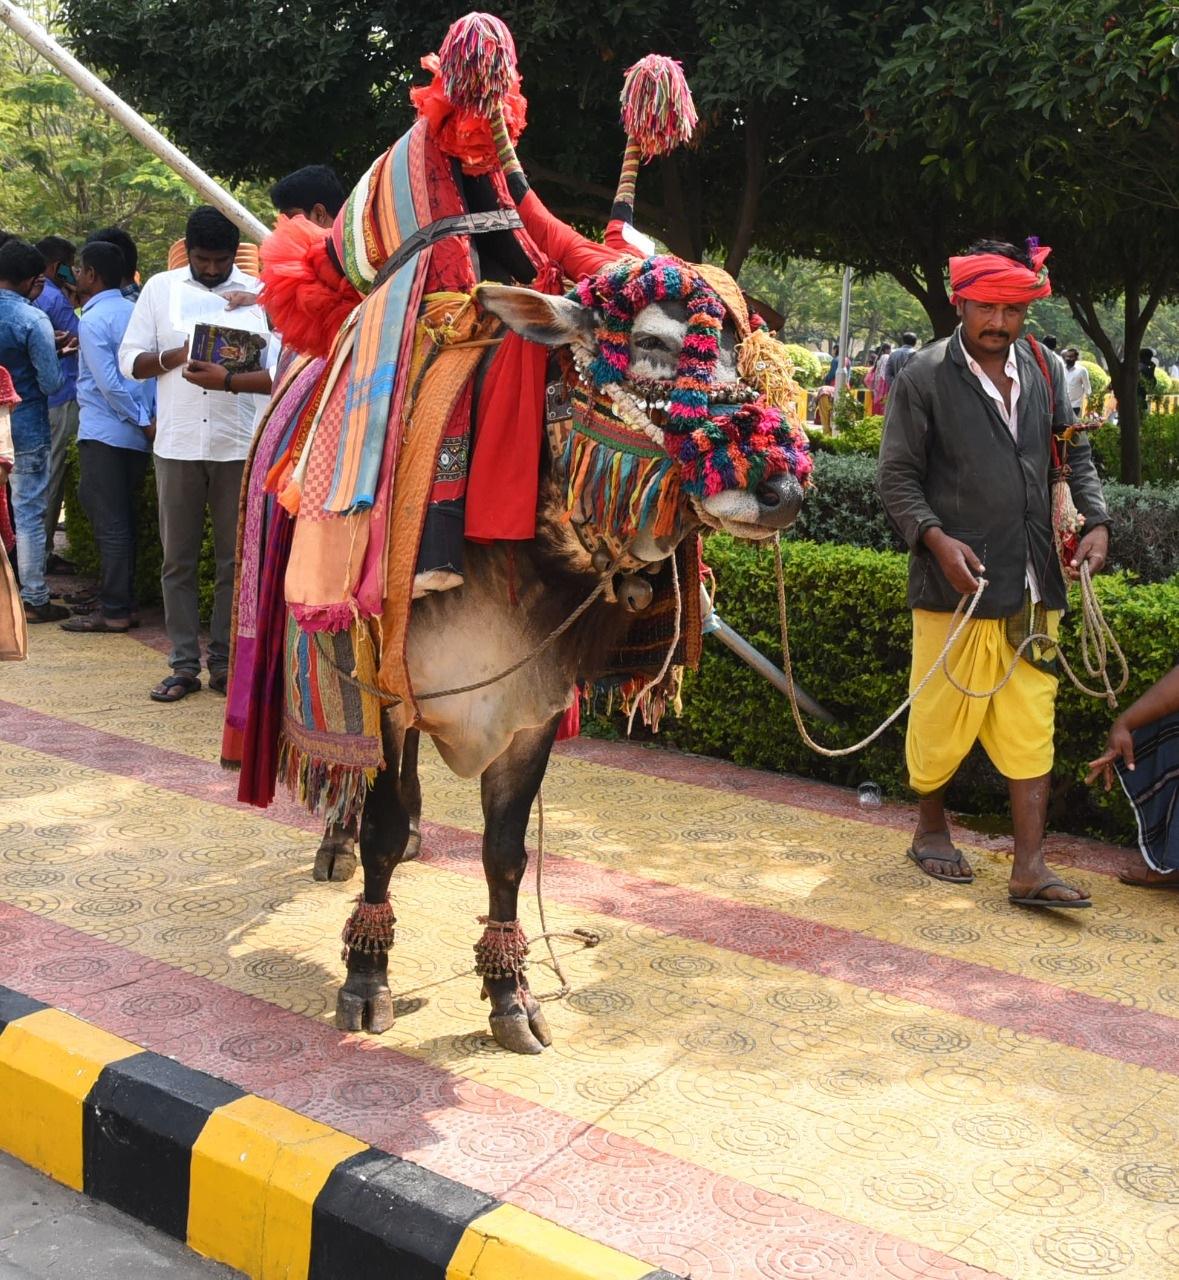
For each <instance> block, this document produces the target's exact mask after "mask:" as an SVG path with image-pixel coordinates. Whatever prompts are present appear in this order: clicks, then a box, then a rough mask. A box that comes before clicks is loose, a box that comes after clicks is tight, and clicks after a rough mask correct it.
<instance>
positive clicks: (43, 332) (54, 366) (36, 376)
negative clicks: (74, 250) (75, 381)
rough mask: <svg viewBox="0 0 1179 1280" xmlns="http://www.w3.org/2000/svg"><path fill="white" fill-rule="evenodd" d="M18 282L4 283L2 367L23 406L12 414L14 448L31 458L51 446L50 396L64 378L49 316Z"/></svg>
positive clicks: (0, 298)
mask: <svg viewBox="0 0 1179 1280" xmlns="http://www.w3.org/2000/svg"><path fill="white" fill-rule="evenodd" d="M4 247H5V248H7V247H8V246H7V245H5V246H4ZM29 247H30V248H32V246H31V245H30V246H29ZM17 283H18V282H16V281H8V280H3V279H0V364H2V365H3V366H4V367H5V368H6V369H7V370H8V372H9V373H10V374H12V381H13V385H14V386H15V387H16V393H17V395H18V396H20V401H21V402H20V404H18V405H17V406H16V408H15V409H14V410H13V411H12V443H13V447H14V448H15V450H16V452H17V453H26V452H28V451H29V450H31V449H39V448H46V449H47V448H48V447H49V397H50V396H51V395H53V394H54V393H55V392H57V391H60V390H61V387H62V385H63V383H64V381H65V378H64V375H63V374H62V371H61V361H60V360H59V359H58V356H57V346H56V344H55V343H54V340H53V326H52V325H51V324H50V323H49V317H48V316H46V315H45V313H44V312H42V311H38V310H37V308H36V307H35V306H33V304H32V303H31V302H29V300H28V298H27V297H26V296H25V295H24V294H23V293H21V292H18V291H17V288H16V285H17Z"/></svg>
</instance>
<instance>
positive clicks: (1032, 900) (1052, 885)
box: [1007, 876, 1093, 911]
mask: <svg viewBox="0 0 1179 1280" xmlns="http://www.w3.org/2000/svg"><path fill="white" fill-rule="evenodd" d="M1057 888H1059V889H1072V890H1073V892H1074V893H1084V892H1085V891H1084V890H1083V889H1078V888H1077V886H1076V885H1075V884H1066V883H1065V882H1064V881H1063V880H1059V879H1057V877H1056V876H1049V877H1048V879H1047V880H1042V881H1041V882H1040V883H1039V884H1038V885H1036V887H1035V888H1034V889H1033V890H1032V891H1031V893H1027V894H1021V895H1020V896H1019V897H1018V898H1017V897H1016V896H1015V894H1013V893H1010V892H1009V893H1008V894H1007V899H1008V901H1009V902H1013V903H1014V904H1015V905H1016V906H1017V907H1064V908H1065V909H1066V910H1070V909H1071V910H1074V911H1075V910H1076V909H1078V908H1079V907H1091V906H1092V905H1093V899H1092V898H1090V897H1088V896H1086V897H1084V898H1044V897H1041V896H1040V895H1041V894H1042V893H1043V892H1044V890H1045V889H1057Z"/></svg>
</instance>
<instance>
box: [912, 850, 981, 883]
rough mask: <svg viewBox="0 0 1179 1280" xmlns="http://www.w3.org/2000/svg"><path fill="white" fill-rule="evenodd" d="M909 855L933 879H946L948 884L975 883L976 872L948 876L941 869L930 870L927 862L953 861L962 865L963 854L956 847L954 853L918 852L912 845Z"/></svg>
mask: <svg viewBox="0 0 1179 1280" xmlns="http://www.w3.org/2000/svg"><path fill="white" fill-rule="evenodd" d="M906 856H907V857H909V858H911V859H912V860H913V861H914V862H915V863H916V864H917V865H918V866H919V867H920V868H921V870H922V871H924V872H925V874H926V875H927V876H928V877H929V878H930V879H931V880H945V881H946V882H947V883H948V884H973V883H974V872H973V871H971V872H970V873H969V874H967V875H961V876H947V875H945V874H943V873H942V872H940V871H930V869H929V868H928V867H927V866H926V865H925V864H926V863H927V862H953V863H954V864H955V865H957V866H959V867H960V866H961V865H962V854H961V853H960V852H959V851H958V850H957V849H955V850H954V851H953V853H952V854H951V853H918V852H917V850H916V849H915V848H914V847H913V846H912V845H910V846H909V849H908V852H907V854H906Z"/></svg>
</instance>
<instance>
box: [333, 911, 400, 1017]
mask: <svg viewBox="0 0 1179 1280" xmlns="http://www.w3.org/2000/svg"><path fill="white" fill-rule="evenodd" d="M396 923H397V917H396V916H395V915H394V914H393V906H392V904H391V903H390V902H389V899H388V898H386V899H385V901H384V902H365V901H364V899H363V898H358V899H357V900H356V907H355V909H354V910H353V912H352V914H351V915H350V916H349V917H348V922H347V923H346V924H345V925H344V931H343V934H342V935H341V936H342V938H343V941H344V952H343V958H344V960H345V961H346V962H347V965H348V977H347V978H346V979H345V980H344V985H343V986H342V987H341V988H340V991H339V993H338V995H337V996H336V1026H337V1027H338V1028H339V1029H340V1030H341V1031H368V1032H371V1033H372V1034H373V1035H379V1034H380V1033H381V1032H382V1031H387V1030H388V1029H389V1027H390V1026H392V1025H393V996H392V993H391V992H390V990H389V978H388V974H389V951H390V949H391V948H392V946H393V937H394V927H395V925H396Z"/></svg>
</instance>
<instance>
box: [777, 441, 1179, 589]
mask: <svg viewBox="0 0 1179 1280" xmlns="http://www.w3.org/2000/svg"><path fill="white" fill-rule="evenodd" d="M1105 500H1106V503H1107V504H1108V506H1109V513H1110V517H1111V519H1112V520H1113V537H1112V539H1111V541H1110V566H1111V568H1113V569H1124V570H1126V571H1127V572H1129V573H1132V574H1134V575H1135V576H1136V577H1137V578H1139V579H1140V580H1141V581H1143V582H1163V581H1165V580H1166V579H1168V578H1170V577H1172V576H1174V575H1175V574H1179V486H1169V487H1166V488H1156V487H1153V486H1150V485H1144V486H1143V487H1142V488H1140V489H1139V488H1135V487H1134V486H1133V485H1128V484H1109V483H1107V484H1106V485H1105ZM795 528H796V532H797V534H798V536H799V537H801V538H806V539H809V540H810V541H811V542H844V543H848V544H850V545H852V546H856V547H866V548H869V549H871V550H875V551H903V550H904V544H903V543H902V542H901V541H900V539H899V538H898V537H897V536H896V534H895V533H894V532H893V530H892V526H891V525H890V524H889V523H888V521H887V520H886V519H885V516H884V511H883V509H882V508H881V506H880V499H879V498H878V497H877V496H876V460H875V458H869V457H864V456H863V455H856V454H850V455H846V456H843V457H838V456H833V455H831V454H823V453H820V454H817V455H816V457H815V483H814V486H813V487H812V488H811V489H810V490H809V491H808V493H807V496H806V501H805V502H804V503H803V504H802V512H801V513H800V515H799V517H798V523H797V525H796V526H795Z"/></svg>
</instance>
